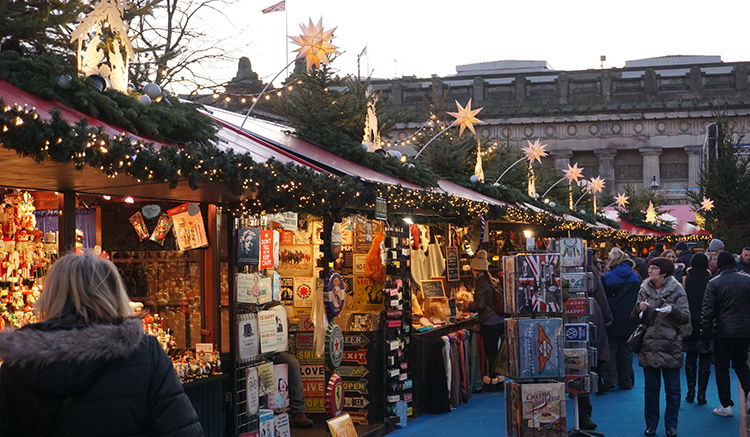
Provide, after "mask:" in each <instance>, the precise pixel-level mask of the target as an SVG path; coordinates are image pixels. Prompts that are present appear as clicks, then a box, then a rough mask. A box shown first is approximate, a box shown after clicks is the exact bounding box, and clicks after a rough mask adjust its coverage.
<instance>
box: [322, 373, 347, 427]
mask: <svg viewBox="0 0 750 437" xmlns="http://www.w3.org/2000/svg"><path fill="white" fill-rule="evenodd" d="M343 411H344V381H343V380H342V379H341V377H340V376H339V375H337V374H335V373H334V374H333V375H331V379H329V380H328V387H327V388H326V413H327V414H328V417H336V416H338V415H340V414H341V413H342V412H343Z"/></svg>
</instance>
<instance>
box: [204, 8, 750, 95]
mask: <svg viewBox="0 0 750 437" xmlns="http://www.w3.org/2000/svg"><path fill="white" fill-rule="evenodd" d="M277 1H278V0H241V1H240V3H241V4H238V5H234V6H233V7H232V8H230V9H226V10H225V11H224V12H225V13H227V15H228V16H229V17H230V18H231V20H232V22H233V24H234V26H237V27H238V28H240V29H242V30H243V31H242V34H241V35H238V40H241V41H243V42H248V43H249V44H250V46H249V47H248V48H247V49H246V53H244V55H245V56H247V57H248V58H250V61H251V62H252V65H253V70H254V71H255V72H257V73H258V74H259V75H260V77H261V78H263V79H264V80H265V81H267V80H270V79H272V78H273V76H274V75H275V74H276V73H277V72H278V71H280V70H281V69H282V68H283V67H284V66H285V65H286V64H287V59H288V60H289V61H291V60H292V59H294V57H295V55H296V53H292V51H293V50H294V49H296V48H297V46H296V45H294V44H293V43H291V41H290V42H289V43H288V45H287V40H288V39H287V38H286V35H287V29H286V26H287V25H288V34H289V35H295V36H296V35H299V34H300V33H301V31H300V27H299V24H300V23H305V24H307V22H308V19H309V18H312V19H313V21H314V22H317V21H318V19H319V18H321V17H322V19H323V26H324V28H325V29H330V28H333V27H336V28H337V29H336V32H335V34H334V40H333V43H334V44H335V45H336V46H338V47H339V50H340V51H342V52H343V54H342V55H341V56H339V58H338V59H337V60H336V62H334V64H333V65H334V67H335V68H336V69H338V70H339V72H340V73H342V74H347V73H349V74H356V73H357V55H359V54H360V53H361V52H362V50H363V49H364V48H365V46H367V55H365V56H363V57H362V58H361V70H362V75H365V72H366V71H367V69H368V66H369V70H370V71H371V72H372V75H373V77H376V78H393V77H396V76H411V75H414V76H417V77H420V78H422V77H430V75H432V74H437V75H438V76H446V75H450V74H454V73H455V72H456V69H455V66H456V65H461V64H471V63H480V62H490V61H497V60H509V59H512V60H545V61H547V62H548V63H549V64H550V65H551V66H552V68H554V69H557V70H585V69H590V68H600V67H601V62H600V56H602V55H605V56H606V57H607V60H606V61H605V62H604V68H611V67H623V66H624V65H625V61H626V60H633V59H642V58H649V57H658V56H666V55H719V56H721V58H722V60H723V61H725V62H733V61H745V60H748V59H750V58H749V57H748V54H747V52H748V43H747V41H748V32H747V30H746V29H745V27H746V26H744V23H746V22H747V16H748V13H750V2H748V1H747V0H732V1H728V0H714V1H711V2H703V3H702V4H701V3H697V2H686V1H683V0H680V1H677V0H631V1H628V2H619V3H618V2H613V3H610V2H602V1H593V0H571V1H560V0H554V1H552V0H536V1H526V2H524V1H503V0H486V1H476V0H475V1H457V2H451V1H446V0H433V1H423V0H398V1H397V0H379V1H372V2H365V1H362V0H286V8H287V10H286V12H273V13H269V14H262V13H261V10H262V9H264V8H266V7H268V6H271V5H273V4H274V3H276V2H277ZM221 27H222V26H221V24H219V28H221ZM287 48H288V51H287ZM227 69H228V70H229V71H226V72H224V71H222V73H221V74H222V76H226V77H227V79H231V78H232V77H233V76H234V74H235V73H236V65H235V66H228V67H227Z"/></svg>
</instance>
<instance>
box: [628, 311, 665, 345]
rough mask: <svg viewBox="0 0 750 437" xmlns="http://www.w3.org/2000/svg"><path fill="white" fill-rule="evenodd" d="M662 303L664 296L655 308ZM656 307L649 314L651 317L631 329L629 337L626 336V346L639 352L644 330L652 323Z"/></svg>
mask: <svg viewBox="0 0 750 437" xmlns="http://www.w3.org/2000/svg"><path fill="white" fill-rule="evenodd" d="M662 305H664V298H662V299H661V303H659V306H658V307H656V308H661V306H662ZM656 308H655V309H654V312H653V314H651V318H649V320H648V321H647V322H646V323H641V324H640V325H638V327H637V328H635V331H633V333H632V334H630V337H629V338H628V341H627V343H628V347H630V349H631V350H632V351H633V352H635V353H639V352H640V351H641V347H642V346H643V338H644V337H646V330H647V329H648V328H649V326H651V325H653V324H654V320H655V319H656Z"/></svg>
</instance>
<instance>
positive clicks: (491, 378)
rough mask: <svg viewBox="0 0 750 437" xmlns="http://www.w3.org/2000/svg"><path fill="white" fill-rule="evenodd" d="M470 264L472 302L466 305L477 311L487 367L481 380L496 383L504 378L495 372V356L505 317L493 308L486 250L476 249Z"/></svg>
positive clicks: (492, 281)
mask: <svg viewBox="0 0 750 437" xmlns="http://www.w3.org/2000/svg"><path fill="white" fill-rule="evenodd" d="M470 265H471V273H472V274H473V275H474V302H469V303H468V304H467V307H468V309H469V311H473V312H476V313H479V323H480V324H481V333H482V339H483V343H484V351H485V355H486V356H487V369H489V370H488V373H489V374H488V375H484V377H483V378H482V382H484V384H489V385H497V384H499V383H501V382H503V380H504V377H503V376H502V375H498V374H497V373H496V372H495V358H496V357H497V352H498V350H499V346H498V344H499V343H500V339H501V337H502V334H503V332H505V318H504V316H503V314H497V313H495V311H494V310H493V304H494V301H495V282H494V281H495V280H494V279H493V278H492V277H491V276H490V273H489V271H487V269H488V267H489V263H488V262H487V251H486V250H484V249H482V250H480V251H478V252H477V254H476V256H475V257H474V259H472V260H471V264H470Z"/></svg>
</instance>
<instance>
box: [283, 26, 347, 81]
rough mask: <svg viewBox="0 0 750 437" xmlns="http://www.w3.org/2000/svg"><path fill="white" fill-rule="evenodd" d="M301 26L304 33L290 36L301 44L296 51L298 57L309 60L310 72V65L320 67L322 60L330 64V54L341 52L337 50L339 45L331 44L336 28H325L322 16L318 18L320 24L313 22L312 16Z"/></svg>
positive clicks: (294, 41)
mask: <svg viewBox="0 0 750 437" xmlns="http://www.w3.org/2000/svg"><path fill="white" fill-rule="evenodd" d="M299 27H300V28H301V29H302V35H300V36H290V37H289V38H290V39H291V40H292V42H293V43H295V44H297V45H298V46H299V48H298V49H296V50H294V51H295V52H298V55H297V59H301V58H305V60H306V61H307V72H308V73H309V72H310V67H312V66H313V65H315V66H316V67H317V68H318V69H320V63H321V62H322V63H323V64H326V65H330V63H329V61H328V55H329V54H338V53H341V52H339V51H338V50H337V49H338V47H336V46H335V45H333V44H331V39H333V32H334V31H335V30H336V28H335V27H334V28H333V29H331V30H328V31H326V30H324V29H323V18H322V17H321V18H320V19H319V20H318V24H313V22H312V18H310V19H309V24H308V25H307V26H305V25H304V24H300V25H299Z"/></svg>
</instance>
